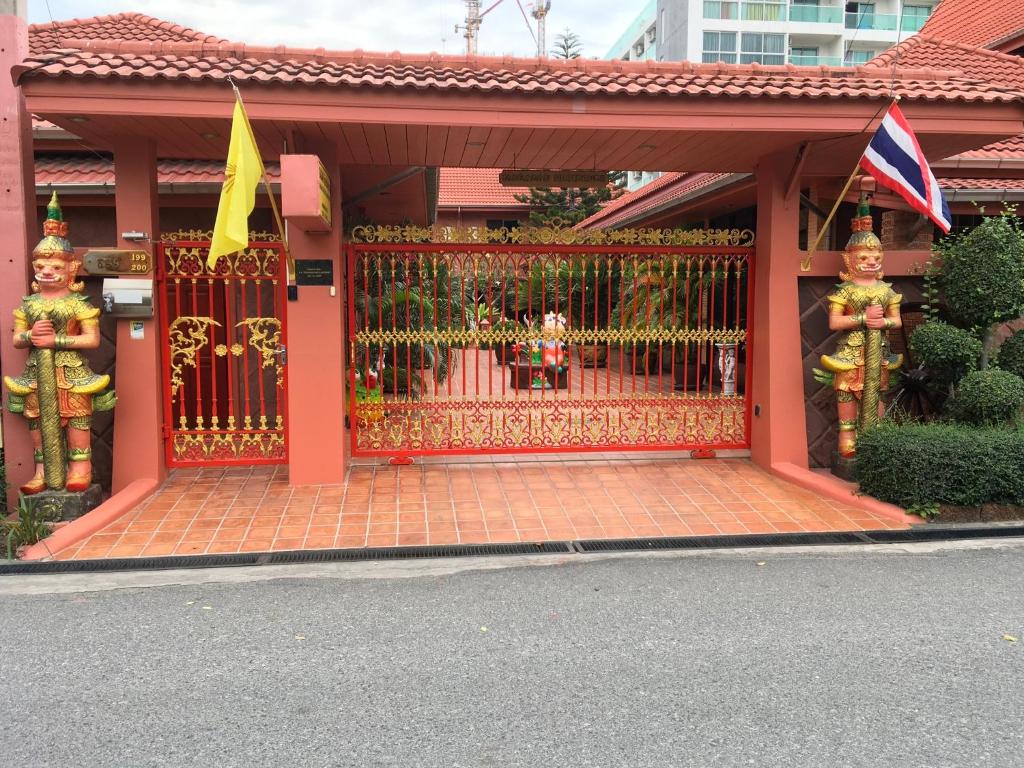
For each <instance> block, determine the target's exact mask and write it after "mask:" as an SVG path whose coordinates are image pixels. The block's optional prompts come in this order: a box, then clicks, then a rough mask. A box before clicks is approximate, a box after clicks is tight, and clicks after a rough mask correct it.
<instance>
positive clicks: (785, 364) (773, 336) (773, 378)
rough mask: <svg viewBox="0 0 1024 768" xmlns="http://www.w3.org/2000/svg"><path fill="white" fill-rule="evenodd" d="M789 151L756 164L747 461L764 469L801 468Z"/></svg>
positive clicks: (802, 418) (795, 212) (795, 214)
mask: <svg viewBox="0 0 1024 768" xmlns="http://www.w3.org/2000/svg"><path fill="white" fill-rule="evenodd" d="M795 162H796V157H795V153H779V154H775V155H771V156H769V157H766V158H764V159H762V161H761V163H760V164H759V165H758V166H757V170H756V176H757V258H756V259H755V260H754V299H753V303H754V307H753V310H754V311H753V318H754V319H753V322H751V323H750V334H751V336H752V337H753V341H752V344H751V360H750V361H749V362H748V363H747V365H748V366H751V367H752V368H753V384H752V391H751V392H750V393H749V394H748V397H749V398H750V402H751V403H752V404H753V414H752V425H751V446H750V449H751V457H752V458H753V460H754V462H755V463H757V464H759V465H760V466H762V467H764V468H766V469H771V468H772V466H773V465H775V464H779V463H790V464H794V465H796V466H798V467H804V468H806V467H807V422H806V414H805V412H804V376H803V365H802V362H803V358H802V355H801V353H800V303H799V297H798V295H797V287H798V286H797V269H798V268H799V267H798V265H799V263H800V254H799V252H798V244H799V240H798V236H799V211H800V197H799V195H800V190H799V185H793V186H794V188H793V190H792V193H791V194H790V196H789V197H786V191H785V186H786V179H787V178H788V177H789V174H790V173H791V172H792V170H793V164H794V163H795Z"/></svg>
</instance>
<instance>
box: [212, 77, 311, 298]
mask: <svg viewBox="0 0 1024 768" xmlns="http://www.w3.org/2000/svg"><path fill="white" fill-rule="evenodd" d="M228 81H229V82H230V83H231V89H232V90H233V91H234V92H235V98H236V99H238V103H239V104H241V105H242V109H243V111H244V110H245V102H244V101H243V100H242V93H241V91H239V90H238V86H237V85H235V81H234V80H232V79H231V78H230V77H229V78H228ZM246 114H247V115H248V113H246ZM246 122H248V119H247V120H246ZM249 130H250V132H251V131H252V126H251V124H250V126H249ZM252 143H253V146H255V147H256V148H257V152H258V150H259V144H257V143H256V136H255V134H253V136H252ZM260 170H261V171H262V174H261V178H262V179H263V186H264V188H265V189H266V191H267V197H269V198H270V208H271V210H272V211H273V214H274V222H275V223H276V224H277V231H278V234H280V235H281V245H282V247H283V248H284V255H285V260H286V262H287V266H288V283H289V284H291V283H292V281H293V280H294V279H295V259H293V258H292V252H291V248H289V247H288V237H287V235H286V234H285V229H284V222H283V221H282V220H281V212H280V211H279V210H278V208H277V198H275V197H274V192H273V190H272V189H271V187H270V179H269V178H267V168H266V166H265V165H263V160H262V158H261V159H260Z"/></svg>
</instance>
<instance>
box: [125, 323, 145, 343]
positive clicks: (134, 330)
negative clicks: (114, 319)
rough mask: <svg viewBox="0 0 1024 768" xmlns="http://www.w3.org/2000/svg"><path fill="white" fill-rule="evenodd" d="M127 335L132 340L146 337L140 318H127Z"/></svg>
mask: <svg viewBox="0 0 1024 768" xmlns="http://www.w3.org/2000/svg"><path fill="white" fill-rule="evenodd" d="M128 335H129V336H130V337H131V339H132V341H142V340H143V339H144V338H146V330H145V326H144V325H143V324H142V321H141V320H129V321H128Z"/></svg>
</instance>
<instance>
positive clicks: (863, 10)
mask: <svg viewBox="0 0 1024 768" xmlns="http://www.w3.org/2000/svg"><path fill="white" fill-rule="evenodd" d="M846 26H847V28H849V29H874V27H875V4H874V3H861V2H856V3H847V4H846Z"/></svg>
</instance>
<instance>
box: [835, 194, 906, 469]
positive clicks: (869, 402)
mask: <svg viewBox="0 0 1024 768" xmlns="http://www.w3.org/2000/svg"><path fill="white" fill-rule="evenodd" d="M851 228H852V230H853V234H852V235H851V236H850V240H849V242H848V243H847V244H846V249H845V250H844V251H843V263H844V264H845V265H846V271H845V272H842V273H840V275H839V277H840V278H841V279H842V281H843V282H841V283H840V284H839V285H837V286H836V288H835V291H834V292H833V293H831V294H829V296H828V298H827V301H828V327H829V328H830V329H831V330H833V331H841V335H840V337H839V345H838V348H837V349H836V351H835V354H832V355H822V357H821V364H822V365H823V366H824V367H825V368H826V370H828V371H829V372H830V373H831V378H832V387H833V388H834V389H835V393H836V400H837V405H836V408H837V411H838V415H839V441H838V446H837V450H838V454H839V456H840V457H841V458H845V459H848V458H850V457H852V456H853V455H854V454H855V453H856V444H857V434H858V433H859V432H860V431H862V430H864V429H866V428H867V427H870V426H872V425H874V424H876V423H877V422H878V420H879V419H880V418H881V417H882V414H883V413H884V411H885V406H884V403H883V402H882V395H883V394H884V393H885V392H886V390H888V388H889V373H890V372H891V371H894V370H896V369H897V368H899V367H900V365H901V364H902V363H903V356H902V355H891V354H890V353H889V341H888V338H887V336H886V331H888V330H890V329H892V328H899V327H901V326H902V324H903V321H902V320H901V318H900V301H902V299H903V297H902V296H901V295H900V294H898V293H896V292H895V291H894V290H893V289H892V286H891V285H890V284H889V283H886V282H883V281H882V277H883V275H882V259H883V256H884V254H883V253H882V244H881V242H880V241H879V239H878V237H877V236H876V235H875V233H874V232H873V231H872V222H871V212H870V210H869V209H868V205H867V199H866V197H865V196H864V195H861V199H860V203H859V204H858V207H857V216H856V218H854V219H853V222H852V227H851Z"/></svg>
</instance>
